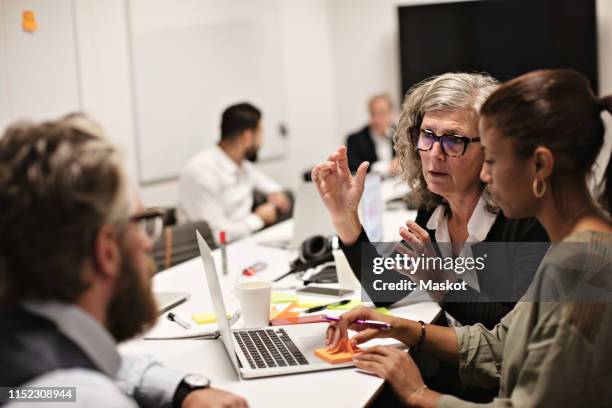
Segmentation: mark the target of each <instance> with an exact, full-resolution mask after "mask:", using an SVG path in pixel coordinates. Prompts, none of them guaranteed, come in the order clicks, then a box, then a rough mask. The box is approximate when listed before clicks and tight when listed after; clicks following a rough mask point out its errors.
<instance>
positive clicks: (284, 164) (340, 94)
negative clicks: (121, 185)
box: [0, 0, 612, 205]
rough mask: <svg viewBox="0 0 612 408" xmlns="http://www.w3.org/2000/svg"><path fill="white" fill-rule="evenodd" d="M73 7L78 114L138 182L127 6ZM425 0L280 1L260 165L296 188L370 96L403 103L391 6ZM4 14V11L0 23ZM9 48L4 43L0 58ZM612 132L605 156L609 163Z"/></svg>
mask: <svg viewBox="0 0 612 408" xmlns="http://www.w3.org/2000/svg"><path fill="white" fill-rule="evenodd" d="M72 1H73V3H72V4H73V13H74V24H75V27H74V33H75V37H76V41H77V46H76V48H77V49H76V54H77V67H78V70H79V75H78V78H76V80H77V81H78V82H79V86H78V92H79V100H80V103H81V105H82V106H81V108H82V109H84V110H85V111H86V112H88V113H90V114H91V115H92V116H94V117H96V118H98V119H99V120H100V122H101V123H102V124H103V126H104V127H105V128H106V130H107V133H108V134H109V136H110V137H111V139H112V140H113V142H114V143H116V144H117V145H118V146H119V147H120V149H121V150H122V152H123V153H124V156H125V159H126V165H127V169H128V171H129V173H130V174H131V175H132V176H133V177H134V178H136V177H137V168H138V166H137V164H138V155H137V154H136V151H137V146H136V139H135V133H134V121H133V118H134V115H133V103H132V80H131V67H130V58H129V55H130V50H129V41H128V25H127V24H128V21H127V20H128V19H127V7H126V1H127V0H72ZM432 1H433V0H430V1H427V2H432ZM435 1H444V0H435ZM422 2H423V1H419V0H403V1H400V0H280V4H281V16H282V33H283V34H282V47H281V48H282V49H281V50H279V52H280V53H281V54H282V58H283V65H284V75H283V78H282V81H284V84H283V85H284V89H285V92H286V95H285V100H286V104H287V107H286V113H287V124H288V128H289V131H290V141H289V151H288V154H287V156H286V157H285V158H284V159H282V160H278V161H273V162H267V163H261V164H260V165H259V166H260V167H261V168H262V169H263V170H264V171H266V172H267V173H269V174H271V175H273V176H274V177H275V178H276V179H278V180H279V181H280V182H281V183H282V184H283V185H285V186H287V187H290V188H294V187H295V186H296V185H297V184H298V182H299V180H300V177H301V173H302V171H303V170H305V169H306V168H308V167H309V166H311V165H313V164H315V163H317V162H319V161H321V160H322V159H324V158H325V157H326V156H327V154H329V153H330V152H331V151H333V150H334V149H335V147H336V146H337V145H338V144H339V143H342V141H343V140H344V137H345V136H346V134H347V132H349V131H351V130H353V129H356V128H358V127H359V126H362V125H363V124H364V123H365V121H366V120H367V113H366V109H365V102H366V100H367V98H368V97H369V96H370V95H372V94H373V93H376V92H381V91H386V92H388V93H390V94H391V95H392V97H393V98H394V99H395V100H396V101H399V99H400V95H399V89H400V74H399V72H400V71H399V56H398V51H397V50H398V38H397V31H398V22H397V11H396V7H397V6H398V5H406V4H416V3H422ZM6 4H15V3H14V1H13V0H0V5H2V6H3V7H4V11H6V10H5V9H6ZM19 4H20V7H21V6H24V7H25V5H26V4H34V5H35V6H36V7H38V8H39V9H40V8H41V7H46V6H45V4H47V5H48V3H46V1H45V2H40V1H37V0H27V1H25V0H24V2H23V3H19ZM36 7H35V8H36ZM597 7H598V23H599V55H600V60H599V63H600V88H601V91H602V93H604V94H605V93H612V2H610V1H609V0H597ZM2 11H3V8H2V7H0V17H3V13H2ZM41 23H42V22H41ZM0 31H2V30H0ZM5 51H6V50H4V49H3V47H2V44H0V59H4V58H3V53H5ZM4 57H5V55H4ZM0 62H1V61H0ZM5 69H6V66H5V65H2V64H1V63H0V90H3V89H6V86H7V83H6V82H2V78H1V77H2V76H3V75H2V73H3V70H5ZM79 78H80V79H79ZM0 99H1V98H0ZM3 104H4V105H6V100H3V101H0V111H1V110H2V109H1V108H2V107H3V106H4V105H3ZM1 114H2V112H0V119H1V116H2V115H1ZM607 120H608V123H609V125H610V127H612V121H611V120H609V119H607ZM611 133H612V132H608V135H607V137H608V150H606V151H605V152H604V153H603V156H605V158H606V159H607V157H609V155H610V151H609V148H610V146H609V145H611V144H612V140H610V139H612V135H611ZM141 187H142V195H143V198H144V200H145V203H146V204H147V205H174V204H175V201H176V181H169V182H163V183H155V184H148V185H144V186H141Z"/></svg>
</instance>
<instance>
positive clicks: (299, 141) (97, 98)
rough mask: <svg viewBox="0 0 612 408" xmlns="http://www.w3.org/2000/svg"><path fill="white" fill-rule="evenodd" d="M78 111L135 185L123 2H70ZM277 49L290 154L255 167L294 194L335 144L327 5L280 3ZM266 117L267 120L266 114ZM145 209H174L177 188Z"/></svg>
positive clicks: (161, 189) (158, 189)
mask: <svg viewBox="0 0 612 408" xmlns="http://www.w3.org/2000/svg"><path fill="white" fill-rule="evenodd" d="M74 1H75V15H76V21H77V29H76V34H77V37H78V39H79V40H78V46H79V58H80V66H81V71H82V82H83V87H82V100H83V108H84V110H85V111H86V112H88V113H90V114H91V115H92V116H94V117H96V118H98V119H99V120H100V122H101V123H102V124H103V125H104V127H105V128H106V130H107V133H108V134H109V136H110V137H111V138H112V139H113V141H114V142H115V143H116V144H117V145H119V146H120V148H121V149H122V151H123V152H124V155H125V158H126V162H127V166H128V169H129V171H130V174H131V175H132V176H133V177H137V167H138V166H137V163H138V162H137V160H138V156H137V155H136V138H135V132H134V114H133V103H132V89H133V88H132V81H131V76H130V75H131V74H130V72H131V67H130V58H129V55H130V54H129V51H130V50H129V42H128V31H127V24H128V22H127V11H126V10H127V7H126V1H125V0H74ZM280 4H281V18H282V32H283V36H282V44H283V45H282V49H281V50H279V51H280V53H281V54H282V56H283V65H284V76H283V78H282V81H284V89H285V92H286V95H285V100H286V104H287V106H286V112H287V124H288V128H289V132H290V136H289V137H290V140H289V151H288V154H287V155H286V156H285V157H284V158H283V159H281V160H274V161H270V162H264V163H261V164H260V165H259V166H260V167H261V168H262V169H263V170H264V171H266V172H267V173H268V174H271V175H273V177H274V178H275V179H277V180H278V181H279V182H280V183H281V184H283V185H284V186H286V187H289V188H295V187H296V186H297V184H298V182H299V180H300V175H301V173H302V171H303V170H304V169H306V168H307V167H309V166H311V165H313V164H315V163H317V162H318V161H320V160H321V158H322V157H324V155H325V154H327V153H328V152H330V151H331V150H332V149H333V148H334V147H335V146H336V145H337V142H338V140H339V139H338V138H337V137H336V135H337V131H336V128H335V112H334V110H335V105H334V100H335V99H334V86H333V76H332V50H331V43H330V38H331V32H330V27H331V23H330V13H329V3H328V0H309V1H301V0H282V1H281V2H280ZM264 115H265V112H264ZM141 187H142V196H143V199H144V201H145V203H146V204H147V205H174V204H175V202H176V181H174V180H171V181H166V182H159V183H151V184H147V185H143V186H141Z"/></svg>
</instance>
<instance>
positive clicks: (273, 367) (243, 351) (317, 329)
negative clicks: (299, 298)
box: [196, 231, 353, 379]
mask: <svg viewBox="0 0 612 408" xmlns="http://www.w3.org/2000/svg"><path fill="white" fill-rule="evenodd" d="M196 235H197V239H198V245H199V247H200V254H201V255H202V262H204V272H205V273H206V281H207V283H208V290H209V291H210V299H211V301H212V304H213V310H214V312H215V314H216V315H217V316H227V313H226V310H225V302H224V301H223V294H222V291H221V286H220V284H219V278H218V275H217V270H216V267H215V262H214V260H213V257H212V253H211V251H210V248H209V247H208V245H207V244H206V241H204V239H203V238H202V236H201V235H200V233H199V232H197V231H196ZM217 324H218V326H219V333H220V334H221V340H222V341H223V345H224V346H225V350H226V351H227V354H228V356H229V358H230V360H231V361H232V364H233V365H234V368H235V369H236V372H237V373H238V375H239V376H240V377H241V378H244V379H249V378H259V377H269V376H274V375H283V374H293V373H303V372H308V371H320V370H331V369H336V368H342V367H350V366H352V365H353V363H352V362H347V363H341V364H329V363H326V362H324V361H322V360H320V359H319V358H317V357H315V356H314V353H313V351H314V350H315V349H317V348H321V347H325V332H326V330H327V324H326V323H312V324H298V325H291V326H273V327H270V326H266V327H260V328H249V329H230V326H229V324H228V322H227V319H218V320H217Z"/></svg>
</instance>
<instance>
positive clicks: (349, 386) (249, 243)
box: [120, 210, 440, 408]
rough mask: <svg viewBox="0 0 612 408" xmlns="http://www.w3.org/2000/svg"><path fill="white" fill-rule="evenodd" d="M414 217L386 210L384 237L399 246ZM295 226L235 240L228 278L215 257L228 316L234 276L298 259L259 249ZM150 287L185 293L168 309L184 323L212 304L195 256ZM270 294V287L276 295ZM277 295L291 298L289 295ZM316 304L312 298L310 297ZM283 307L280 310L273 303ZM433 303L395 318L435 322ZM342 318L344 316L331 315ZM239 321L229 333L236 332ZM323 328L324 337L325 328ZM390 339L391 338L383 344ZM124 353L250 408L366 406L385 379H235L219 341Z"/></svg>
mask: <svg viewBox="0 0 612 408" xmlns="http://www.w3.org/2000/svg"><path fill="white" fill-rule="evenodd" d="M408 218H410V219H413V218H414V212H411V211H406V210H395V211H387V212H385V214H384V217H383V225H384V227H383V229H384V237H385V239H387V240H397V239H399V238H398V234H397V229H398V228H399V225H400V224H401V223H403V222H405V220H406V219H408ZM292 225H293V222H292V221H291V220H289V221H285V222H283V223H280V224H278V225H275V226H273V227H271V228H268V229H266V230H264V231H261V232H259V233H257V234H255V235H253V236H251V237H249V238H246V239H243V240H240V241H237V242H235V243H232V244H230V245H229V246H228V247H227V254H228V270H229V274H228V275H227V276H223V275H221V272H220V271H221V268H220V265H221V263H220V252H219V251H218V250H216V251H213V255H214V257H215V261H216V262H217V271H218V272H219V274H220V276H219V278H220V282H221V286H222V290H223V293H224V298H225V303H226V308H227V309H228V312H229V313H231V312H233V311H234V310H236V309H237V307H238V300H237V298H236V297H235V296H234V294H233V292H232V288H233V286H234V285H235V283H236V282H237V277H238V276H240V272H241V271H242V269H243V268H245V267H246V266H249V265H252V264H253V263H255V262H258V261H262V262H265V263H267V268H266V269H265V270H264V271H262V272H260V273H259V274H258V278H260V279H266V280H272V279H273V278H275V277H277V276H280V275H281V274H282V273H284V272H286V271H287V270H288V262H289V261H290V260H292V259H293V258H294V257H295V251H293V252H292V251H287V250H281V249H277V248H273V247H270V246H265V245H262V244H261V242H267V241H276V240H279V239H287V238H289V237H290V236H291V232H292ZM297 282H298V281H297V280H296V279H295V278H294V277H289V278H287V279H283V280H282V281H281V282H279V283H278V285H288V284H293V283H297ZM153 288H154V290H155V291H158V292H162V291H163V292H188V293H190V298H189V300H188V301H187V302H185V303H182V304H181V305H179V306H177V307H175V308H174V309H173V310H172V311H173V312H175V313H177V314H178V315H180V316H183V317H187V318H189V316H191V314H193V313H196V312H205V311H206V312H210V311H212V305H211V302H210V299H209V297H210V296H209V293H208V289H207V285H206V279H205V275H204V268H203V264H202V261H201V259H200V258H195V259H192V260H190V261H187V262H185V263H182V264H180V265H177V266H175V267H173V268H170V269H168V270H166V271H163V272H160V273H158V274H157V275H156V276H155V278H154V280H153ZM273 290H274V289H273ZM282 292H287V293H294V292H293V291H291V290H283V291H282ZM315 298H316V299H317V300H321V299H324V300H328V301H330V302H333V301H334V298H327V299H326V298H325V297H321V296H317V297H315ZM315 298H313V299H315ZM278 306H280V307H282V306H284V305H278ZM439 311H440V308H439V306H438V305H437V304H436V303H432V302H420V303H414V304H409V305H406V306H402V307H398V308H393V309H391V312H392V314H393V315H396V316H402V317H406V318H410V319H414V320H423V321H426V322H430V321H432V320H433V319H434V318H435V316H436V315H437V314H438V313H439ZM335 313H336V314H339V313H342V312H341V311H337V312H335ZM240 323H241V322H238V324H237V325H236V326H234V327H240ZM320 325H321V332H322V333H323V332H324V329H325V327H326V326H327V325H326V324H324V323H323V324H320ZM193 326H194V328H193V329H192V330H193V331H202V330H203V329H207V328H208V329H215V328H216V324H211V325H205V326H202V325H200V326H198V325H193ZM184 331H185V329H183V328H181V327H180V326H178V325H177V324H176V323H173V322H170V321H168V320H167V319H165V318H160V319H159V321H158V323H157V325H156V327H155V328H154V330H153V332H156V333H162V334H164V335H166V334H170V335H173V334H182V333H184ZM387 341H388V340H387ZM120 349H121V350H122V351H124V352H137V353H145V354H150V355H152V356H154V357H155V358H157V359H158V360H159V361H161V362H162V363H163V364H164V365H166V366H168V367H171V368H175V369H178V370H183V371H185V372H186V373H202V374H204V375H206V376H207V377H209V378H210V379H211V380H212V384H213V386H214V387H216V388H220V389H224V390H227V391H231V392H234V393H236V394H239V395H242V396H243V397H245V398H246V399H247V401H248V402H249V405H250V406H251V407H282V408H284V407H286V406H288V405H289V406H291V407H304V408H314V407H321V406H337V407H361V406H364V405H367V404H368V402H369V401H371V400H372V398H373V397H375V396H376V395H377V393H378V392H379V390H380V388H381V387H382V385H383V380H381V379H380V378H378V377H375V376H373V375H370V374H365V373H363V372H361V371H359V370H357V369H355V368H343V369H335V370H327V371H320V372H312V373H304V374H297V375H285V376H276V377H269V378H262V379H251V380H240V378H239V377H238V375H237V374H236V372H235V370H234V368H233V366H232V364H231V362H230V360H229V358H228V356H227V354H226V351H225V349H224V347H223V343H222V342H221V340H220V339H216V340H205V339H198V340H192V339H189V340H188V339H177V340H144V339H142V338H141V339H136V340H133V341H130V342H128V343H125V344H123V345H121V347H120Z"/></svg>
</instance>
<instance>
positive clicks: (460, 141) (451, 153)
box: [412, 128, 480, 157]
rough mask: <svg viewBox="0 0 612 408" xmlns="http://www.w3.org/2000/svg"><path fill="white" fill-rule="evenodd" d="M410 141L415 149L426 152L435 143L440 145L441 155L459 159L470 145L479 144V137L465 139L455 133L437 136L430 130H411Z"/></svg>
mask: <svg viewBox="0 0 612 408" xmlns="http://www.w3.org/2000/svg"><path fill="white" fill-rule="evenodd" d="M412 139H413V142H414V145H415V146H416V149H417V150H418V151H421V152H428V151H430V150H431V149H433V146H434V144H435V143H436V142H438V143H440V147H441V148H442V153H444V154H445V155H446V156H448V157H461V156H463V155H464V154H465V152H466V150H467V148H468V145H469V144H470V143H475V142H479V141H480V138H479V137H466V136H461V135H458V134H455V133H451V134H447V135H442V136H438V135H436V134H435V133H434V132H433V131H431V130H430V129H420V128H413V130H412Z"/></svg>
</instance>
